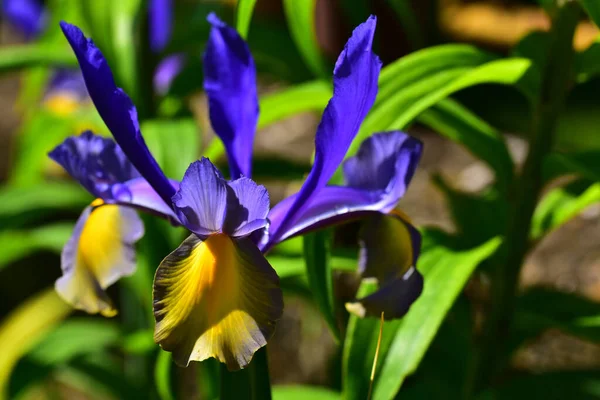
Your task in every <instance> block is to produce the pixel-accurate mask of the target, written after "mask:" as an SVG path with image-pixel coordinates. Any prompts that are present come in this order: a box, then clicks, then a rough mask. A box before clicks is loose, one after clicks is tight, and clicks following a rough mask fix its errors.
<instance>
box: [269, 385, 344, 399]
mask: <svg viewBox="0 0 600 400" xmlns="http://www.w3.org/2000/svg"><path fill="white" fill-rule="evenodd" d="M273 399H274V400H305V399H310V400H339V399H341V393H339V392H334V391H333V390H331V389H327V388H322V387H318V386H300V385H298V386H296V385H289V386H287V385H279V386H274V387H273Z"/></svg>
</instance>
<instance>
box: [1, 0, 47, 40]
mask: <svg viewBox="0 0 600 400" xmlns="http://www.w3.org/2000/svg"><path fill="white" fill-rule="evenodd" d="M2 14H3V15H4V16H5V17H6V18H7V19H8V20H9V21H10V23H11V24H13V25H14V26H15V27H17V28H18V29H19V30H21V31H22V32H23V33H24V34H25V36H26V37H27V38H28V39H31V38H33V37H34V36H37V35H39V34H40V33H41V32H42V31H43V30H44V28H45V27H46V21H47V19H48V15H47V12H46V10H45V8H44V6H43V5H42V2H41V1H40V0H4V1H3V2H2Z"/></svg>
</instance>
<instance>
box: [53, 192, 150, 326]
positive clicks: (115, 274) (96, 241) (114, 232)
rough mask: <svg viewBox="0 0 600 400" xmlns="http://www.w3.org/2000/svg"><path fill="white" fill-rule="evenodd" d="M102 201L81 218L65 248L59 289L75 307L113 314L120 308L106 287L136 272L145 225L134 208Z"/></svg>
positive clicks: (86, 211)
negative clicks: (136, 250) (137, 247)
mask: <svg viewBox="0 0 600 400" xmlns="http://www.w3.org/2000/svg"><path fill="white" fill-rule="evenodd" d="M102 204H103V202H102V201H101V200H96V201H94V202H93V203H92V205H91V207H88V208H87V209H86V210H85V211H84V213H83V214H82V216H81V217H80V219H79V221H77V225H76V227H75V231H74V233H73V235H72V236H71V238H70V239H69V242H68V243H67V245H66V246H65V248H64V249H63V253H62V268H63V276H62V277H60V278H59V279H58V280H57V282H56V289H57V291H58V293H59V294H60V295H61V296H62V297H63V298H64V299H65V300H66V301H67V302H69V303H70V304H71V305H73V307H75V308H77V309H81V310H84V311H86V312H88V313H91V314H96V313H101V314H102V315H104V316H107V317H111V316H114V315H116V313H117V311H116V310H115V308H114V307H113V305H112V302H111V301H110V298H109V297H108V296H107V294H106V292H105V291H104V289H106V288H107V287H108V286H110V285H112V284H113V283H114V282H115V281H116V280H118V279H119V278H120V277H122V276H126V275H131V274H132V273H133V272H134V270H135V260H134V258H135V256H134V249H133V243H135V241H137V240H138V239H139V238H140V237H141V236H142V234H143V226H142V223H141V220H140V219H139V217H138V216H137V214H136V212H135V211H134V210H132V209H128V208H125V207H121V206H117V205H112V204H109V205H102ZM92 207H93V208H92Z"/></svg>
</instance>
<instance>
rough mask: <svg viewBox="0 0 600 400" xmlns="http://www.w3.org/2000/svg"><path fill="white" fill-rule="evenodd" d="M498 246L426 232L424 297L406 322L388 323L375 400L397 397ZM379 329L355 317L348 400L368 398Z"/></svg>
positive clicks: (347, 364)
mask: <svg viewBox="0 0 600 400" xmlns="http://www.w3.org/2000/svg"><path fill="white" fill-rule="evenodd" d="M499 245H500V239H499V238H494V239H491V240H489V241H487V242H486V243H484V244H482V245H481V246H478V247H476V248H472V249H468V250H465V249H461V248H457V246H456V241H455V240H454V238H452V237H450V236H448V235H446V234H444V233H442V232H439V231H433V230H428V231H425V232H424V235H423V246H422V254H421V257H420V259H419V264H418V265H417V268H418V269H419V271H421V273H422V274H423V276H424V279H425V286H424V289H423V293H422V295H421V297H420V298H419V299H418V300H417V301H416V302H415V303H414V304H413V305H412V307H411V309H410V310H409V312H408V314H407V315H406V316H405V317H404V318H403V319H401V320H399V321H392V322H387V323H386V324H385V325H384V328H383V329H384V336H383V340H382V346H381V349H380V355H379V357H380V358H379V359H380V366H379V368H378V371H379V372H378V375H377V376H376V378H375V384H374V391H373V399H382V400H383V399H393V398H394V396H395V395H396V393H397V392H398V390H399V389H400V386H401V385H402V383H403V381H404V379H405V378H406V377H407V376H408V375H410V374H411V373H413V372H414V371H415V370H416V368H417V366H418V365H419V362H420V361H421V359H422V358H423V355H424V354H425V351H426V350H427V348H428V346H429V344H430V343H431V341H432V340H433V337H434V336H435V334H436V332H437V330H438V329H439V327H440V325H441V323H442V321H443V319H444V317H445V316H446V313H447V312H448V310H449V309H450V307H451V306H452V304H453V302H454V300H455V299H456V297H457V296H458V294H459V293H460V292H461V291H462V289H463V287H464V285H465V284H466V282H467V280H468V279H469V277H470V276H471V274H472V272H473V271H474V270H475V268H476V267H477V265H479V263H481V262H482V261H483V260H484V259H486V258H487V257H489V256H490V255H491V254H492V253H493V252H494V251H495V250H496V248H497V247H498V246H499ZM363 286H364V284H363ZM364 290H365V291H366V292H368V291H369V288H364ZM370 290H372V288H370ZM378 325H379V321H378V320H376V319H363V320H359V319H358V318H356V317H354V316H352V317H350V323H349V326H348V331H347V334H346V346H345V349H344V395H345V396H346V398H348V399H364V398H366V394H367V392H366V390H368V386H369V375H370V368H371V364H372V362H373V355H374V350H375V349H374V344H373V343H374V342H375V340H376V336H375V332H377V331H378Z"/></svg>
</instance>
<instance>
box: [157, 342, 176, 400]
mask: <svg viewBox="0 0 600 400" xmlns="http://www.w3.org/2000/svg"><path fill="white" fill-rule="evenodd" d="M172 365H173V361H171V353H168V352H166V351H163V350H159V351H158V357H157V358H156V365H155V366H154V382H155V384H156V392H157V393H158V396H159V397H160V399H161V400H173V399H174V398H175V397H174V396H173V393H172V389H171V366H172Z"/></svg>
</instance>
